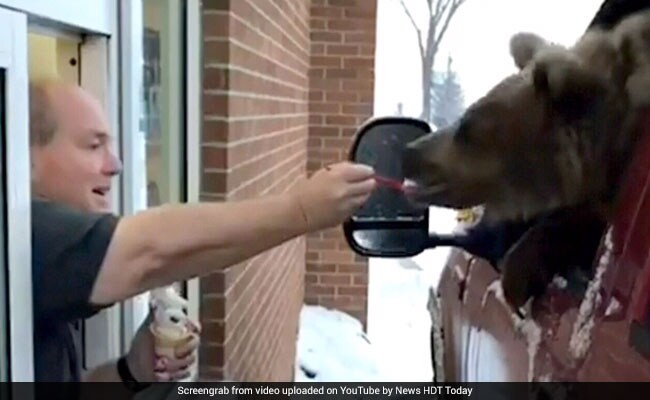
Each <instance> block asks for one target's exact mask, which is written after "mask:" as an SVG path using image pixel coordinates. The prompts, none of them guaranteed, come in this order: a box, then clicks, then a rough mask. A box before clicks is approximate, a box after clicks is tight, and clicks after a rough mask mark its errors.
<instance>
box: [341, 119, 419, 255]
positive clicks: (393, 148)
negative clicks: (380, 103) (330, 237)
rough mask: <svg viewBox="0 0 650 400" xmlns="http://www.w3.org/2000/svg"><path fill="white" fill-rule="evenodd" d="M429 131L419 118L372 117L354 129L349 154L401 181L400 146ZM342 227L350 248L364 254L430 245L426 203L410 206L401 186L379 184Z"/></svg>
mask: <svg viewBox="0 0 650 400" xmlns="http://www.w3.org/2000/svg"><path fill="white" fill-rule="evenodd" d="M428 133H431V127H430V126H429V124H428V123H426V122H425V121H422V120H419V119H415V118H407V117H392V116H391V117H380V118H373V119H370V120H368V121H367V122H366V123H365V124H363V125H362V126H361V127H360V128H359V130H358V131H357V133H356V134H355V138H354V142H353V144H352V147H351V149H350V153H349V154H348V159H349V160H350V161H352V162H356V163H360V164H366V165H370V166H372V167H373V168H374V169H375V173H376V174H377V175H380V176H383V177H387V178H390V179H393V180H395V181H399V182H402V181H403V180H404V177H403V175H402V151H403V150H404V149H405V148H406V145H407V144H408V143H410V142H411V141H413V140H415V139H418V138H420V137H421V136H423V135H426V134H428ZM343 232H344V235H345V239H346V240H347V242H348V244H349V246H350V247H351V248H352V250H353V251H354V252H355V253H357V254H359V255H362V256H366V257H400V258H402V257H412V256H415V255H417V254H419V253H421V252H422V251H424V250H426V249H427V248H429V247H432V246H431V245H432V244H431V240H430V237H429V210H428V208H416V207H414V206H413V205H412V204H411V203H410V201H409V200H408V199H407V197H406V195H405V194H404V193H403V192H400V191H399V190H395V189H394V188H391V187H384V186H378V187H377V189H376V190H375V191H374V192H373V194H372V195H371V196H370V198H369V199H368V201H367V202H366V204H365V205H364V206H363V207H362V208H360V209H359V210H358V211H357V212H356V213H355V214H354V215H352V217H350V218H349V219H348V220H346V221H345V222H344V223H343Z"/></svg>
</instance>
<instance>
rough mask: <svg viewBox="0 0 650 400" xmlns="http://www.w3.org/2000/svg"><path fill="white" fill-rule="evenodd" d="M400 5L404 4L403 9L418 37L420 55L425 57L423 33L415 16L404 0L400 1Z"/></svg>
mask: <svg viewBox="0 0 650 400" xmlns="http://www.w3.org/2000/svg"><path fill="white" fill-rule="evenodd" d="M400 3H401V4H402V8H404V12H406V15H407V16H408V17H409V19H410V20H411V24H413V28H414V29H415V34H416V35H417V36H418V46H419V47H420V55H421V56H422V57H424V55H425V50H424V44H423V43H422V31H421V30H420V28H418V24H417V23H415V19H414V18H413V15H412V14H411V12H410V11H409V9H408V7H407V6H406V4H405V3H404V0H400Z"/></svg>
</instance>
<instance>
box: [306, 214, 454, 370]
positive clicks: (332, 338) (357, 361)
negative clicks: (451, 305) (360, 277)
mask: <svg viewBox="0 0 650 400" xmlns="http://www.w3.org/2000/svg"><path fill="white" fill-rule="evenodd" d="M455 216H456V214H455V213H453V212H450V211H448V210H439V209H432V210H431V213H430V221H431V231H435V232H439V233H449V232H451V231H452V230H453V228H454V226H455V225H456V220H455ZM448 254H449V248H441V249H433V250H427V251H425V252H423V253H422V254H420V255H418V256H416V257H413V258H407V259H378V258H376V259H375V258H373V259H370V265H369V268H370V272H369V274H370V277H369V293H368V296H369V298H368V303H369V304H368V335H366V334H364V333H363V328H362V325H361V323H360V322H359V321H358V320H357V319H355V318H353V317H351V316H350V315H348V314H346V313H343V312H340V311H337V310H328V309H326V308H323V307H320V306H303V309H302V311H301V315H300V332H299V337H298V346H297V358H298V360H297V361H298V362H297V363H296V364H297V365H296V381H297V382H314V381H315V382H341V381H345V382H422V381H431V379H432V377H433V372H432V366H431V356H430V354H431V353H430V351H431V350H430V339H429V334H430V329H431V318H430V315H429V312H428V310H427V300H428V291H429V288H430V287H431V286H433V287H437V285H438V280H439V279H440V273H441V272H442V267H443V265H444V263H445V261H446V259H447V256H448ZM305 371H309V373H310V374H315V376H311V377H310V376H307V373H306V372H305Z"/></svg>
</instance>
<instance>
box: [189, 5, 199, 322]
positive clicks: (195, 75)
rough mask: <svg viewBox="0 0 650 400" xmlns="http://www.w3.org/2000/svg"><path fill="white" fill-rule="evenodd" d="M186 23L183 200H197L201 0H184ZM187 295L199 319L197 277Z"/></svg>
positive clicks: (191, 315) (190, 308)
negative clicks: (185, 197)
mask: <svg viewBox="0 0 650 400" xmlns="http://www.w3.org/2000/svg"><path fill="white" fill-rule="evenodd" d="M186 7H187V21H186V23H185V26H186V35H187V40H186V48H187V51H186V55H187V59H186V60H185V62H186V71H187V72H186V93H187V96H186V98H187V107H186V110H187V111H186V112H187V115H186V121H187V127H186V128H187V129H186V132H187V136H186V141H185V143H186V145H185V152H186V160H187V163H186V165H185V170H186V171H187V172H186V177H187V187H186V190H187V202H188V203H196V202H199V201H200V194H201V193H200V192H201V152H200V149H201V129H202V121H203V111H202V105H201V98H202V95H201V94H202V90H203V88H202V71H203V66H202V63H203V56H202V53H201V48H202V43H203V33H202V28H201V27H202V23H201V21H202V18H201V2H199V1H190V2H188V3H187V6H186ZM187 299H188V302H189V309H188V314H189V316H190V318H192V319H194V320H196V321H199V317H200V315H199V311H200V304H201V291H200V284H199V278H195V279H191V280H189V281H187Z"/></svg>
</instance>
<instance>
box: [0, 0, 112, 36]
mask: <svg viewBox="0 0 650 400" xmlns="http://www.w3.org/2000/svg"><path fill="white" fill-rule="evenodd" d="M115 2H116V0H0V6H2V7H7V8H11V9H14V10H17V11H22V12H25V13H27V14H29V15H30V17H39V18H42V19H44V20H52V21H56V22H57V23H58V24H64V25H68V26H69V27H71V28H73V29H76V30H84V31H86V32H89V33H96V34H104V35H108V34H110V33H111V28H112V21H111V18H110V16H111V15H112V11H111V10H112V9H113V8H114V7H115Z"/></svg>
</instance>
